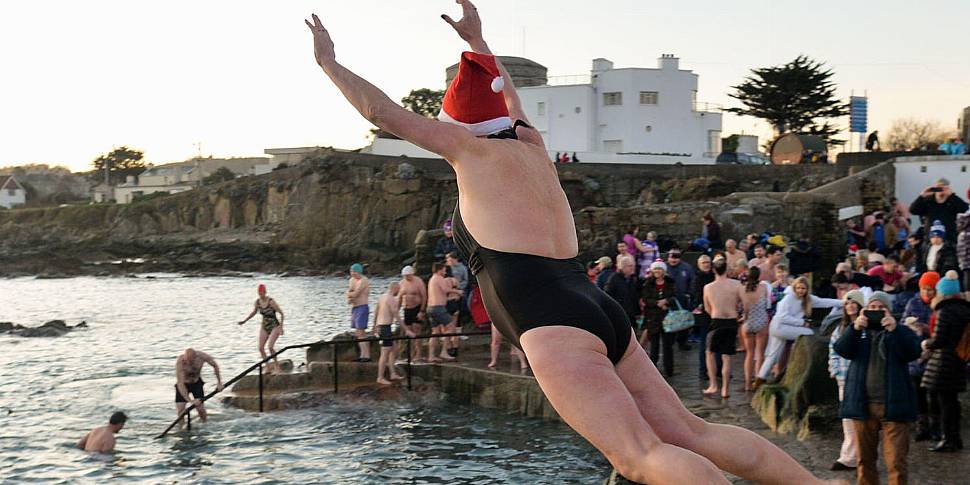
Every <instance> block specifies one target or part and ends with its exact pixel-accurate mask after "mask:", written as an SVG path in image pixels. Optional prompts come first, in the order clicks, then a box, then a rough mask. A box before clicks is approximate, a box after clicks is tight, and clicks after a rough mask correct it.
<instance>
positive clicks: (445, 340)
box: [439, 318, 457, 360]
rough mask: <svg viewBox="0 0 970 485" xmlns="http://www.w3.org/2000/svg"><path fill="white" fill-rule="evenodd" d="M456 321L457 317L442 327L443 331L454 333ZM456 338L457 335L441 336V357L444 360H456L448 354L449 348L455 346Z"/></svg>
mask: <svg viewBox="0 0 970 485" xmlns="http://www.w3.org/2000/svg"><path fill="white" fill-rule="evenodd" d="M454 321H455V319H454V318H452V320H451V321H450V322H448V325H446V326H444V327H442V329H441V333H454V332H455V326H454V324H453V323H454ZM456 338H457V337H441V355H440V356H439V357H441V358H442V359H444V360H455V358H454V357H452V356H450V355H448V350H449V349H451V348H454V347H455V345H454V343H455V339H456Z"/></svg>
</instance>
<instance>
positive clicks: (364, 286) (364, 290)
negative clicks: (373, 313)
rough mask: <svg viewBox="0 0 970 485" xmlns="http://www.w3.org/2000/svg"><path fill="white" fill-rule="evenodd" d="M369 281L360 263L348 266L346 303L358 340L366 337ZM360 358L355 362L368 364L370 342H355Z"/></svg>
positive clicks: (351, 324)
mask: <svg viewBox="0 0 970 485" xmlns="http://www.w3.org/2000/svg"><path fill="white" fill-rule="evenodd" d="M369 299H370V280H368V279H367V277H366V276H364V266H363V265H362V264H360V263H354V264H352V265H350V289H348V290H347V303H348V304H349V305H350V328H353V329H354V335H355V336H356V337H357V338H358V339H362V338H365V337H367V317H368V316H369V315H370V307H369V306H368V305H367V302H368V300H369ZM357 347H359V348H360V357H359V358H358V359H357V362H370V342H357Z"/></svg>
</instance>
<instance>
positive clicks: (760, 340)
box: [754, 326, 768, 370]
mask: <svg viewBox="0 0 970 485" xmlns="http://www.w3.org/2000/svg"><path fill="white" fill-rule="evenodd" d="M767 346H768V327H767V326H765V328H763V329H761V331H760V332H758V334H757V335H756V336H755V361H754V365H755V367H754V368H755V369H756V370H757V369H761V365H762V364H764V362H765V347H767Z"/></svg>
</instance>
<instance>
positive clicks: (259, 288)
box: [256, 283, 266, 295]
mask: <svg viewBox="0 0 970 485" xmlns="http://www.w3.org/2000/svg"><path fill="white" fill-rule="evenodd" d="M256 292H257V293H259V294H260V295H265V294H266V285H264V284H262V283H260V284H259V286H257V287H256Z"/></svg>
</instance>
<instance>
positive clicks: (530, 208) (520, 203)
mask: <svg viewBox="0 0 970 485" xmlns="http://www.w3.org/2000/svg"><path fill="white" fill-rule="evenodd" d="M523 132H524V133H529V134H530V135H531V134H533V133H534V134H535V135H534V136H538V133H536V132H535V131H534V130H531V129H523V128H520V129H519V133H523ZM476 142H477V143H481V144H482V146H481V147H479V148H480V149H478V150H474V153H476V154H477V156H476V157H475V158H470V159H466V160H460V161H455V162H453V163H452V165H453V166H454V168H455V173H456V174H457V176H458V200H459V204H460V208H461V218H462V220H463V221H464V223H465V226H466V227H467V228H468V230H469V232H471V235H472V237H474V238H475V239H476V240H477V241H478V243H479V244H481V245H482V246H483V247H486V248H489V249H494V250H496V251H504V252H511V253H522V254H534V255H538V256H545V257H550V258H559V259H562V258H572V257H575V256H576V254H577V253H578V252H579V244H578V241H577V239H576V226H575V223H574V221H573V213H572V210H571V209H570V207H569V200H567V199H566V194H565V192H563V190H562V186H561V185H560V183H559V174H558V172H557V171H556V167H555V165H553V163H552V161H551V160H550V159H549V156H548V154H547V153H546V151H545V150H544V149H543V148H542V147H541V146H540V145H537V144H533V143H527V142H524V141H519V140H493V139H478V140H476Z"/></svg>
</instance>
